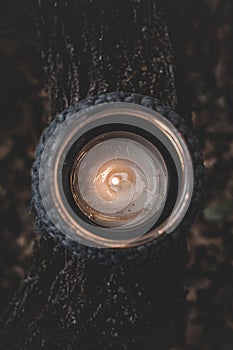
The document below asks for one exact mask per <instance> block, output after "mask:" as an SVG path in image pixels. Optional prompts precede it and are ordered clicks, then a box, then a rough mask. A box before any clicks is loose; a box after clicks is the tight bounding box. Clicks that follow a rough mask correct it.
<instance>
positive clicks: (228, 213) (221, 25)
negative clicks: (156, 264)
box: [0, 0, 233, 350]
mask: <svg viewBox="0 0 233 350" xmlns="http://www.w3.org/2000/svg"><path fill="white" fill-rule="evenodd" d="M174 1H176V2H177V6H179V8H180V11H179V14H180V18H177V22H178V23H179V22H180V23H182V26H183V28H182V30H184V31H185V32H186V33H187V35H186V36H187V37H186V53H187V57H188V74H187V85H188V89H189V91H190V94H191V97H192V111H193V123H194V126H195V129H196V134H197V136H198V138H199V140H200V143H201V149H202V152H203V156H204V160H205V161H204V163H205V167H206V173H207V181H206V187H205V197H204V199H203V205H202V208H201V212H200V214H199V216H198V218H197V219H196V221H195V223H194V225H193V226H192V229H191V232H190V234H189V237H188V246H189V256H190V259H189V263H188V266H187V275H186V281H185V285H186V286H187V288H188V290H189V292H188V297H187V316H186V324H185V337H184V347H183V349H197V350H198V349H200V350H202V349H203V350H205V349H219V350H222V349H223V350H228V349H229V350H230V349H232V347H233V335H232V334H233V318H232V308H233V287H232V282H233V273H232V272H233V257H232V248H233V228H232V221H233V210H232V209H233V166H232V165H233V137H232V136H233V126H232V119H233V31H232V24H231V21H232V20H233V3H232V1H231V0H196V1H193V0H174ZM0 20H1V29H0V113H1V116H0V206H1V214H0V228H1V240H0V274H1V280H0V293H1V294H0V299H1V310H2V309H3V308H5V306H6V305H7V303H8V302H9V300H10V298H11V297H12V295H13V294H14V292H15V290H16V289H17V288H18V286H19V283H20V281H21V280H22V278H23V277H24V275H25V271H26V266H27V264H28V257H29V256H30V255H31V252H32V248H33V239H36V235H35V230H34V218H33V217H32V215H29V209H30V196H31V194H30V168H31V163H32V161H33V156H34V149H35V145H36V144H37V142H38V138H39V136H40V134H41V131H42V129H43V128H44V127H45V126H46V125H47V122H48V120H49V107H48V99H47V95H46V91H45V89H44V87H43V71H42V67H41V60H40V52H39V50H38V48H37V45H36V40H35V37H34V30H33V24H32V20H31V16H30V13H29V7H28V2H27V1H23V0H20V1H16V0H15V1H13V0H11V1H8V3H7V5H5V6H2V5H1V12H0Z"/></svg>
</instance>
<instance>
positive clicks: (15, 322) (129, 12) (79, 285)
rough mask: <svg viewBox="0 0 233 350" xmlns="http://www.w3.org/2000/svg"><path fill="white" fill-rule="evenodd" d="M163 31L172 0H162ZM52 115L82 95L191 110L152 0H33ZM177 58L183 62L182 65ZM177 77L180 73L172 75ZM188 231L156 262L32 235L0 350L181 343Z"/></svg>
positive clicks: (170, 21)
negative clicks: (80, 249)
mask: <svg viewBox="0 0 233 350" xmlns="http://www.w3.org/2000/svg"><path fill="white" fill-rule="evenodd" d="M165 4H166V11H168V10H169V11H170V12H169V13H168V12H167V16H165V17H164V18H165V19H166V21H168V23H167V24H168V27H169V28H178V29H177V32H176V33H177V35H181V33H180V31H179V24H177V26H175V27H174V19H173V18H172V17H171V13H172V11H173V10H174V2H169V1H166V2H165ZM32 13H33V17H34V20H35V23H36V24H35V26H36V32H37V35H38V42H39V45H40V50H41V56H42V62H43V66H44V73H45V86H46V89H47V92H48V96H49V101H50V108H51V119H52V118H53V117H54V116H55V115H56V114H57V113H59V112H61V111H62V110H63V109H64V108H66V107H68V106H70V105H73V104H75V103H77V102H78V101H79V100H80V99H82V98H84V97H86V96H87V95H89V96H94V95H99V94H101V93H105V92H112V91H124V92H135V93H140V94H144V95H149V96H154V97H156V98H158V99H159V100H160V101H161V103H162V104H164V105H167V106H169V107H170V108H172V109H178V110H179V111H182V112H184V111H187V112H188V113H186V114H185V115H183V117H184V118H186V121H188V122H189V121H190V120H189V119H190V113H189V111H188V109H189V107H188V106H189V104H188V102H187V101H188V99H187V101H186V100H185V99H184V97H183V96H186V94H185V92H184V90H183V87H184V81H183V77H184V72H183V71H179V70H181V68H182V67H181V65H179V64H176V65H177V68H179V70H178V71H176V70H175V67H174V62H180V61H179V58H180V59H182V60H183V52H182V44H178V43H179V42H180V40H181V36H179V37H177V36H175V35H174V33H173V36H172V37H173V39H172V42H173V44H174V52H175V54H176V55H175V56H176V57H175V59H174V57H173V49H172V45H171V41H170V38H169V31H168V28H167V26H166V25H165V23H164V22H163V20H162V18H161V13H160V9H159V5H158V3H157V2H156V1H152V0H147V1H142V0H124V1H117V0H99V1H91V0H77V1H74V0H61V1H55V0H40V1H39V0H38V1H33V6H32ZM182 62H183V61H182ZM175 77H177V78H176V79H175ZM184 234H185V232H183V234H182V235H181V236H180V237H179V238H177V239H176V240H174V241H173V242H171V244H170V246H169V247H168V248H166V249H165V250H163V249H161V251H160V252H159V251H156V252H155V254H154V257H153V258H150V259H148V260H147V259H144V260H143V261H131V262H130V263H127V262H124V263H122V264H121V263H117V264H115V263H114V262H111V261H109V263H108V264H107V265H102V264H99V263H98V261H96V262H89V261H86V260H84V259H82V258H80V257H77V256H74V255H73V254H72V251H69V250H68V249H67V248H65V247H63V246H62V245H61V244H60V243H57V242H56V240H55V239H52V238H50V237H48V236H47V235H42V237H41V238H39V239H38V240H36V241H35V244H34V253H33V256H32V260H31V264H30V266H31V268H30V271H29V272H28V275H27V277H26V279H25V280H24V281H23V283H22V285H21V288H20V290H19V291H18V293H17V294H16V296H15V298H14V300H13V301H12V303H11V305H10V306H9V308H8V310H7V312H6V313H5V315H4V317H3V332H2V348H3V349H80V350H95V349H96V350H99V349H117V350H120V349H127V350H130V349H146V350H150V349H151V350H152V349H153V350H154V349H158V350H163V349H170V348H172V347H174V346H176V345H177V344H179V343H181V342H182V332H183V319H184V318H183V315H184V312H185V295H186V292H185V288H184V286H183V275H184V269H185V264H186V261H187V251H186V240H185V237H184Z"/></svg>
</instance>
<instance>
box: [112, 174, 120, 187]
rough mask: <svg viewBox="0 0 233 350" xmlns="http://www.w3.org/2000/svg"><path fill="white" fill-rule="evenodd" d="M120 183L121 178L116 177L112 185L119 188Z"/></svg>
mask: <svg viewBox="0 0 233 350" xmlns="http://www.w3.org/2000/svg"><path fill="white" fill-rule="evenodd" d="M119 183H120V179H119V177H117V176H114V177H113V178H112V185H113V186H117V185H119Z"/></svg>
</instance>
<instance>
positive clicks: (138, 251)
mask: <svg viewBox="0 0 233 350" xmlns="http://www.w3.org/2000/svg"><path fill="white" fill-rule="evenodd" d="M109 102H129V103H135V104H139V105H142V106H144V107H147V108H151V109H153V110H155V111H157V112H158V113H160V114H162V115H163V116H164V117H166V118H167V119H168V120H169V121H170V122H171V123H172V124H173V125H174V126H175V127H176V128H177V129H178V130H179V131H180V133H181V134H182V135H183V137H184V138H185V140H186V143H187V145H188V148H189V150H190V153H191V156H192V161H193V167H194V191H193V197H192V203H191V206H190V208H189V210H188V213H187V214H186V217H185V219H184V220H183V222H182V224H181V225H180V226H179V227H178V228H177V229H176V230H175V231H173V232H172V233H169V234H164V235H162V236H161V237H158V238H157V239H155V240H154V241H153V242H150V243H147V244H146V245H143V246H139V247H136V248H129V249H98V248H90V247H86V246H83V245H80V244H78V243H76V242H74V241H72V240H70V239H69V238H68V237H65V236H64V235H63V234H61V233H60V232H59V231H58V230H57V229H56V227H54V225H53V224H52V222H51V221H50V219H49V217H48V215H47V213H46V212H45V210H44V208H43V205H42V201H41V198H40V193H39V188H38V186H39V166H40V157H41V153H42V151H43V149H44V145H45V143H46V141H47V140H48V138H49V136H50V135H51V134H52V132H53V131H54V130H55V129H56V127H57V126H58V125H59V123H61V122H63V121H64V120H65V119H66V118H69V116H70V115H71V114H73V113H75V112H78V111H80V110H82V109H85V108H88V107H91V106H94V105H99V104H102V103H109ZM202 182H203V165H202V158H201V155H200V152H199V146H198V142H197V139H196V138H195V137H194V135H193V133H192V131H191V130H190V128H187V127H186V125H185V122H184V120H183V119H182V118H181V117H180V116H179V115H178V114H177V113H175V112H174V111H171V109H170V108H169V107H166V106H163V105H161V104H160V102H159V101H158V100H157V99H155V98H152V97H148V96H143V95H140V94H130V93H121V92H113V93H108V94H103V95H100V96H95V97H88V98H86V99H85V100H83V101H81V102H79V103H78V104H76V105H75V106H73V107H71V108H68V109H66V110H65V111H64V112H62V113H61V114H59V115H58V116H57V117H56V118H55V119H54V120H53V121H52V123H51V124H50V126H49V127H48V128H47V129H46V130H45V131H44V133H43V135H42V137H41V141H40V144H39V145H38V146H37V150H36V160H35V162H34V164H33V167H32V194H33V196H32V197H33V200H32V206H33V208H34V209H35V212H36V214H37V220H36V224H37V230H38V232H40V233H43V234H50V235H51V236H52V237H54V238H55V239H58V240H60V241H61V242H62V244H64V245H65V246H67V247H68V248H69V249H70V250H72V252H73V253H74V254H76V255H78V256H81V257H83V258H86V259H88V260H89V259H90V260H95V259H97V260H98V261H99V262H103V263H104V262H105V263H107V264H109V262H110V261H112V262H114V261H121V262H122V259H125V260H130V259H134V258H136V259H137V258H140V259H143V258H146V259H148V258H151V257H153V256H155V255H156V253H158V252H159V251H160V250H161V249H164V248H165V246H167V245H169V244H170V243H171V242H172V241H174V240H176V239H177V237H178V236H179V234H180V232H183V231H184V229H185V228H186V227H187V226H189V225H190V224H191V222H192V220H193V217H194V216H195V214H196V212H197V209H198V202H199V199H200V197H201V189H202Z"/></svg>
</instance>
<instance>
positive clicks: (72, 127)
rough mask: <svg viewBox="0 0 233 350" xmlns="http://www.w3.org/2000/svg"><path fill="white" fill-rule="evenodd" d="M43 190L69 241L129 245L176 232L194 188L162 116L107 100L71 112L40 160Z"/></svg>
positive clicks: (183, 151)
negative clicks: (100, 103) (103, 102)
mask: <svg viewBox="0 0 233 350" xmlns="http://www.w3.org/2000/svg"><path fill="white" fill-rule="evenodd" d="M39 180H40V181H39V187H40V194H41V198H42V202H43V206H44V208H45V210H46V212H47V214H48V216H49V218H50V219H51V221H52V222H53V224H54V225H55V226H56V228H57V229H58V230H59V231H60V232H62V233H63V234H64V235H65V236H68V237H69V238H70V239H71V240H73V241H77V242H79V243H81V244H85V245H87V246H93V247H99V248H100V247H101V248H116V247H118V248H126V247H133V246H137V245H141V244H145V243H146V242H149V241H151V240H153V239H155V238H156V237H158V236H159V235H162V234H165V233H171V232H172V231H173V230H174V229H175V228H176V227H177V226H178V225H179V224H180V223H181V221H182V220H183V218H184V216H185V214H186V212H187V209H188V207H189V204H190V201H191V197H192V191H193V166H192V160H191V156H190V154H189V151H188V148H187V145H186V143H185V141H184V139H183V137H182V135H181V134H180V133H179V132H178V130H176V128H175V127H174V126H173V125H172V124H171V123H170V122H169V121H168V120H167V119H166V118H164V117H163V116H162V115H161V114H159V113H157V112H155V111H153V110H151V109H148V108H145V107H142V106H139V105H136V104H132V103H121V102H116V103H107V104H102V105H98V106H94V107H91V108H89V109H86V110H82V111H80V112H77V113H74V114H71V115H68V116H67V119H66V120H65V121H63V122H62V123H61V124H60V125H59V126H58V127H57V128H56V129H55V130H54V131H53V133H52V134H51V136H50V138H49V139H48V141H47V143H46V145H45V148H44V151H43V153H42V156H41V163H40V169H39Z"/></svg>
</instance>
